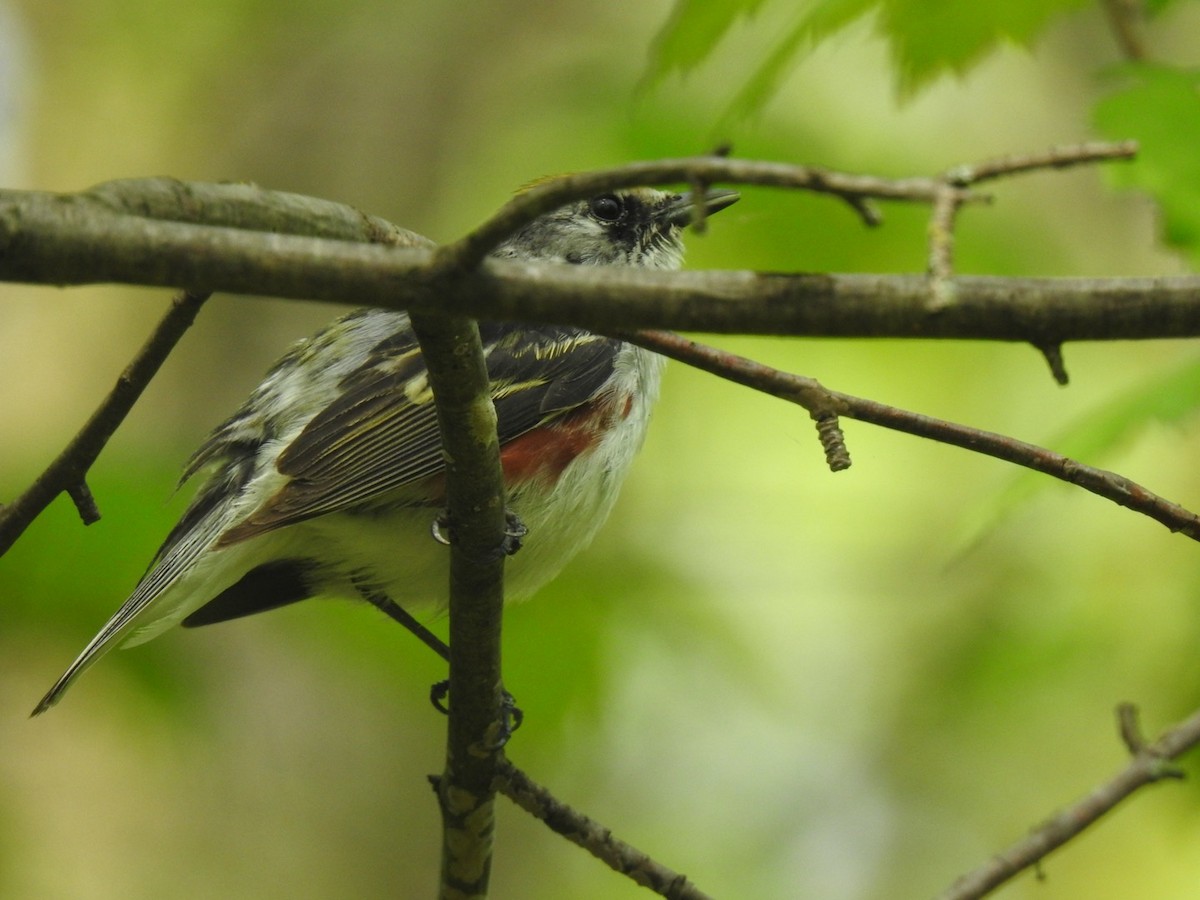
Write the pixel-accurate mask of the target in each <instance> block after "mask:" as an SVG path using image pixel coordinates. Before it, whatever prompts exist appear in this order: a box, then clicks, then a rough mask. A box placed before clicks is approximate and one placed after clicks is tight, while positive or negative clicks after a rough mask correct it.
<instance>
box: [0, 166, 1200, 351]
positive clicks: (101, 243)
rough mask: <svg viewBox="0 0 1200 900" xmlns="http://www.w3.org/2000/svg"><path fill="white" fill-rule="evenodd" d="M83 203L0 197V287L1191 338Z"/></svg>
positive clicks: (1132, 285) (561, 320)
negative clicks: (458, 260)
mask: <svg viewBox="0 0 1200 900" xmlns="http://www.w3.org/2000/svg"><path fill="white" fill-rule="evenodd" d="M226 187H227V186H226ZM83 197H84V195H64V196H62V197H58V196H56V195H53V194H33V193H23V192H11V191H10V192H0V280H7V281H24V282H39V283H42V284H55V285H64V284H91V283H102V282H122V283H126V284H142V285H158V286H171V287H178V286H179V285H191V286H192V287H193V288H194V289H196V290H201V289H203V290H208V291H217V290H221V291H230V292H235V293H249V294H258V295H265V296H280V297H292V298H296V299H309V300H325V301H330V302H341V303H345V302H354V303H355V304H364V305H372V306H380V307H386V308H392V309H400V308H407V309H415V310H418V311H422V310H423V311H441V312H451V313H454V314H456V315H465V316H471V317H484V318H490V319H494V320H499V319H508V320H519V321H542V322H548V323H554V324H574V325H578V326H581V327H588V328H593V329H597V330H603V329H606V328H609V329H611V328H665V327H669V328H678V329H682V330H689V331H709V332H720V333H734V332H737V333H745V334H774V335H806V336H823V337H909V338H911V337H930V338H974V339H985V340H1006V341H1021V342H1027V343H1032V344H1040V345H1051V344H1055V343H1061V342H1063V341H1071V340H1134V339H1145V338H1165V337H1196V336H1200V277H1196V276H1181V277H1173V278H1110V279H1088V278H996V277H964V276H958V277H955V278H954V279H953V282H952V283H953V303H950V304H936V303H932V302H931V291H930V280H929V279H928V278H926V277H924V276H917V275H812V274H800V275H782V274H760V273H756V272H678V273H669V272H652V271H640V270H634V269H630V270H623V269H611V270H608V269H606V270H599V269H592V270H588V269H586V268H584V267H580V266H544V265H543V266H538V265H533V264H521V263H512V262H500V261H495V260H489V261H488V262H486V263H485V264H483V265H482V266H481V267H479V269H478V270H473V271H470V272H466V273H461V274H458V275H454V276H450V275H446V274H444V273H441V274H439V273H438V272H437V271H435V270H434V268H433V267H432V266H431V262H432V259H433V257H432V254H431V253H430V251H428V250H420V249H411V248H410V247H409V246H407V245H404V244H402V245H401V246H400V247H399V248H396V247H387V246H373V245H364V244H357V243H351V242H349V241H345V240H328V239H321V238H313V237H302V236H294V235H283V234H263V233H259V232H252V231H241V230H237V229H233V228H227V227H212V226H203V225H193V224H187V223H179V222H168V221H161V220H158V219H145V218H140V217H136V216H130V215H127V214H124V213H113V212H112V211H111V210H110V209H106V208H104V207H102V206H100V205H97V204H96V203H95V202H94V201H87V200H85V199H82V198H83ZM404 234H409V233H407V232H405V233H404ZM401 240H403V238H401Z"/></svg>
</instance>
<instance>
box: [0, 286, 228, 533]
mask: <svg viewBox="0 0 1200 900" xmlns="http://www.w3.org/2000/svg"><path fill="white" fill-rule="evenodd" d="M207 299H208V294H193V293H188V292H184V293H182V294H180V295H179V296H178V297H176V298H175V299H174V300H173V301H172V302H171V308H170V309H169V310H168V311H167V314H166V316H164V317H163V319H162V321H160V322H159V323H158V325H157V326H156V327H155V329H154V332H153V333H152V334H151V335H150V338H149V339H148V340H147V341H146V343H145V345H143V347H142V349H141V350H139V351H138V354H137V356H135V357H134V358H133V361H132V362H131V363H130V364H129V365H128V366H127V367H126V369H125V371H124V372H122V373H121V377H120V378H118V379H117V383H116V385H115V386H114V387H113V389H112V390H111V391H110V392H109V394H108V396H107V397H105V398H104V400H103V401H102V402H101V404H100V406H98V407H97V408H96V411H95V412H94V413H92V415H91V418H89V419H88V420H87V423H86V424H85V425H84V426H83V428H81V429H80V430H79V433H78V434H76V435H75V437H74V438H73V439H72V440H71V442H70V443H69V444H68V445H67V446H66V448H64V449H63V451H62V453H60V454H59V455H58V457H57V458H56V459H55V460H54V462H52V463H50V465H49V466H48V467H47V468H46V470H45V471H44V472H43V473H42V474H41V475H39V476H38V478H37V480H36V481H34V483H33V484H32V485H30V487H29V489H28V490H27V491H25V493H24V494H22V495H21V496H20V497H18V498H17V499H16V500H14V501H13V502H12V503H10V504H8V505H6V506H2V507H0V556H2V555H3V554H4V553H5V552H7V550H8V548H9V547H11V546H12V545H13V543H14V542H15V541H16V540H17V538H19V537H20V536H21V534H22V533H24V531H25V529H26V528H28V527H29V525H30V523H31V522H33V520H34V519H36V518H37V517H38V516H39V515H41V512H42V510H44V509H45V508H46V507H47V506H49V505H50V503H51V501H53V500H54V498H55V497H57V496H58V495H59V494H61V493H63V492H64V491H66V492H67V493H69V494H70V495H71V499H72V500H74V502H75V505H76V507H77V508H78V509H79V512H80V516H81V517H82V518H83V521H84V524H85V525H90V524H91V523H92V522H95V521H96V520H97V519H99V518H100V511H99V510H98V509H97V508H96V502H95V499H94V498H92V495H91V491H90V490H88V489H87V484H86V481H85V478H86V476H87V472H88V470H89V469H90V468H91V467H92V464H93V463H94V462H95V461H96V458H97V457H98V456H99V455H100V451H101V450H103V449H104V446H105V445H106V444H107V443H108V440H109V438H110V437H112V435H113V432H115V431H116V430H117V426H119V425H120V424H121V422H123V421H124V420H125V417H126V416H127V415H128V414H129V410H130V409H132V408H133V404H134V403H135V402H137V399H138V398H139V397H140V396H141V395H142V391H144V390H145V389H146V385H148V384H149V383H150V379H152V378H153V377H154V376H155V374H156V373H157V372H158V370H159V368H160V367H161V366H162V364H163V363H164V362H165V361H166V359H167V356H168V355H169V354H170V353H171V351H172V350H173V349H174V347H175V345H176V344H177V343H179V339H180V338H181V337H183V333H184V332H185V331H187V329H188V328H189V327H190V326H191V324H192V322H193V321H195V318H196V313H198V312H199V311H200V307H201V306H202V305H203V304H204V301H205V300H207Z"/></svg>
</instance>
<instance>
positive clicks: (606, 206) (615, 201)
mask: <svg viewBox="0 0 1200 900" xmlns="http://www.w3.org/2000/svg"><path fill="white" fill-rule="evenodd" d="M589 208H590V209H591V211H592V215H593V216H595V217H596V218H597V219H599V220H600V221H601V222H615V221H617V219H619V218H621V213H623V212H624V211H625V205H624V204H623V203H622V202H621V201H620V199H619V198H618V197H616V196H615V195H614V194H605V195H604V196H603V197H597V198H596V199H595V200H593V201H592V202H591V203H590V204H589Z"/></svg>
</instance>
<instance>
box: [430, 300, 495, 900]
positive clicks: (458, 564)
mask: <svg viewBox="0 0 1200 900" xmlns="http://www.w3.org/2000/svg"><path fill="white" fill-rule="evenodd" d="M412 325H413V330H414V331H415V332H416V334H417V339H418V340H419V341H420V344H421V353H422V355H423V356H424V357H425V364H426V366H427V367H428V370H429V384H430V387H431V388H432V390H433V395H434V400H435V405H436V407H437V414H438V425H439V427H440V430H441V438H442V452H443V455H444V458H445V462H446V508H447V517H448V519H449V528H448V530H449V533H450V535H451V546H450V710H449V723H448V727H447V738H446V767H445V770H444V773H443V775H442V777H441V778H439V779H437V781H436V782H435V783H436V785H437V793H438V799H439V804H440V806H441V810H442V827H443V840H442V875H441V892H440V896H441V897H443V898H446V900H450V898H460V897H474V896H486V894H487V886H488V878H489V876H490V873H491V863H492V838H493V834H494V831H495V821H494V816H495V813H494V798H495V787H494V781H495V777H496V765H497V762H498V761H499V759H500V751H501V747H503V745H504V742H505V740H506V739H507V732H506V729H507V727H508V725H507V719H506V716H505V713H504V712H503V710H502V704H503V691H504V687H503V684H502V683H501V672H500V623H501V614H502V609H503V606H504V580H503V574H504V557H505V550H504V527H505V509H504V481H503V477H502V475H501V471H500V446H499V441H498V439H497V437H496V410H495V407H494V406H493V405H492V399H491V392H490V390H489V384H488V373H487V367H486V364H485V362H484V357H483V347H482V345H481V343H480V340H479V329H478V328H477V327H476V325H475V323H474V322H473V321H471V320H469V319H463V318H459V317H455V316H438V315H424V314H418V313H414V314H413V316H412ZM430 539H431V540H432V538H430Z"/></svg>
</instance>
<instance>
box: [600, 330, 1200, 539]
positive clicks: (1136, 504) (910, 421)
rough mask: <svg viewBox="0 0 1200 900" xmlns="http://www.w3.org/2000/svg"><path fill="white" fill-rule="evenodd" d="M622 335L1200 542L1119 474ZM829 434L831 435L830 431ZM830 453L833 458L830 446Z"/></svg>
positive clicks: (690, 348)
mask: <svg viewBox="0 0 1200 900" xmlns="http://www.w3.org/2000/svg"><path fill="white" fill-rule="evenodd" d="M618 334H620V336H621V337H622V338H624V339H625V340H628V341H632V342H633V343H635V344H638V345H640V346H642V347H645V348H646V349H648V350H653V351H654V352H656V353H661V354H662V355H664V356H668V357H671V358H672V359H677V360H679V361H680V362H684V363H687V364H688V365H691V366H695V367H696V368H698V369H703V370H704V371H706V372H711V373H712V374H714V375H719V376H720V377H722V378H726V379H728V380H730V381H734V382H737V383H738V384H742V385H745V386H747V387H751V388H754V389H755V390H759V391H762V392H764V393H767V394H771V395H773V396H775V397H780V398H781V399H784V400H788V401H790V402H792V403H796V404H798V405H800V406H803V407H804V408H805V409H807V410H808V411H809V413H810V414H811V415H812V417H813V419H815V420H817V422H818V424H819V423H821V422H822V421H823V420H828V419H830V418H833V417H836V416H846V417H848V418H851V419H858V420H860V421H863V422H870V423H872V424H874V425H881V426H883V427H884V428H891V429H893V430H895V431H902V432H904V433H906V434H912V435H916V436H918V437H925V438H929V439H931V440H934V441H938V442H940V443H943V444H951V445H953V446H956V447H962V448H963V449H966V450H973V451H975V452H976V453H983V454H985V455H987V456H992V457H995V458H996V459H1002V460H1005V461H1006V462H1011V463H1016V464H1017V465H1019V466H1024V467H1025V468H1028V469H1034V470H1035V471H1038V472H1042V473H1043V474H1046V475H1050V476H1051V477H1053V478H1057V479H1059V480H1060V481H1066V482H1068V483H1070V484H1074V485H1076V486H1078V487H1081V488H1083V489H1084V490H1087V491H1090V492H1091V493H1093V494H1096V495H1097V496H1100V497H1104V498H1105V499H1107V500H1111V501H1112V502H1113V503H1116V504H1118V505H1119V506H1124V507H1126V508H1127V509H1131V510H1133V511H1134V512H1138V513H1141V514H1142V515H1144V516H1148V517H1149V518H1151V519H1153V520H1154V521H1156V522H1159V523H1160V524H1162V525H1165V526H1166V527H1167V528H1168V529H1169V530H1170V531H1173V532H1178V533H1181V534H1183V535H1185V536H1186V537H1189V538H1191V539H1192V540H1195V541H1200V516H1198V515H1197V514H1196V513H1194V512H1192V511H1191V510H1188V509H1185V508H1184V507H1182V506H1179V505H1178V504H1176V503H1172V502H1171V501H1170V500H1167V499H1166V498H1164V497H1160V496H1159V495H1158V494H1155V493H1153V492H1152V491H1149V490H1147V489H1146V488H1144V487H1142V486H1141V485H1140V484H1137V483H1136V482H1134V481H1131V480H1130V479H1128V478H1126V477H1125V476H1123V475H1118V474H1117V473H1116V472H1110V471H1108V470H1106V469H1099V468H1096V467H1094V466H1089V465H1086V464H1084V463H1081V462H1079V461H1077V460H1074V459H1071V458H1070V457H1067V456H1063V455H1062V454H1061V453H1055V452H1053V451H1051V450H1047V449H1046V448H1044V447H1039V446H1037V445H1036V444H1029V443H1026V442H1025V441H1019V440H1017V439H1016V438H1012V437H1008V436H1007V435H1003V434H996V433H994V432H991V431H983V430H981V429H978V428H972V427H970V426H967V425H959V424H956V423H954V422H947V421H945V420H943V419H936V418H934V417H932V416H926V415H922V414H921V413H915V412H909V411H908V410H903V409H898V408H896V407H893V406H888V405H887V404H884V403H879V402H877V401H875V400H868V399H866V398H864V397H855V396H853V395H851V394H843V393H840V392H838V391H831V390H829V389H828V388H826V387H825V386H824V385H822V384H821V383H820V382H818V381H817V380H816V379H814V378H807V377H805V376H803V375H792V374H789V373H787V372H781V371H779V370H778V369H773V368H771V367H770V366H764V365H763V364H762V363H758V362H755V361H754V360H751V359H746V358H745V357H743V356H738V355H736V354H734V353H728V352H726V351H724V350H718V349H716V348H714V347H708V346H705V345H704V344H700V343H698V342H696V341H692V340H689V339H687V338H684V337H681V336H679V335H677V334H671V333H669V332H651V331H639V332H618ZM826 428H827V430H828V426H826ZM833 447H834V448H835V449H838V448H840V451H839V452H844V447H842V446H841V443H840V441H835V442H834V444H833ZM826 454H827V456H828V455H829V454H830V445H829V444H828V443H826ZM848 464H849V460H848V457H847V458H846V460H845V464H840V463H839V464H837V465H835V464H834V463H833V462H832V461H831V468H834V470H835V471H836V470H837V469H839V468H846V466H847V465H848Z"/></svg>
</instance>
